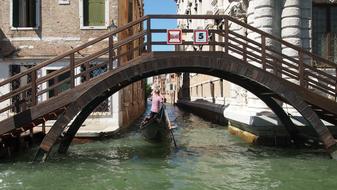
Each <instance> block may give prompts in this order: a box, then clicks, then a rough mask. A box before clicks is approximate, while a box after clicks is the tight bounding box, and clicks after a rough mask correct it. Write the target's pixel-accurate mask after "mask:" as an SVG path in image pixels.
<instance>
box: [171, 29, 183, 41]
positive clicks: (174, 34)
mask: <svg viewBox="0 0 337 190" xmlns="http://www.w3.org/2000/svg"><path fill="white" fill-rule="evenodd" d="M181 36H182V31H181V30H180V29H170V30H167V44H182V43H183V41H182V38H181Z"/></svg>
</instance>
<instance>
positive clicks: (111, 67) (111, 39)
mask: <svg viewBox="0 0 337 190" xmlns="http://www.w3.org/2000/svg"><path fill="white" fill-rule="evenodd" d="M113 44H114V39H113V35H111V36H109V66H108V67H109V70H110V71H111V70H112V69H113V61H114V56H115V55H114V53H115V51H114V49H113Z"/></svg>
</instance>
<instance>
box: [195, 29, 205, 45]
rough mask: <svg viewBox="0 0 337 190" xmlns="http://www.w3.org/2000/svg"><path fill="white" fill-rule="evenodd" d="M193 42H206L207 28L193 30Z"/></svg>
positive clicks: (198, 43)
mask: <svg viewBox="0 0 337 190" xmlns="http://www.w3.org/2000/svg"><path fill="white" fill-rule="evenodd" d="M193 34H194V38H193V39H194V40H193V44H197V45H200V44H208V30H194V31H193Z"/></svg>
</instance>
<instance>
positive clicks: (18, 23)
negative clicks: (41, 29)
mask: <svg viewBox="0 0 337 190" xmlns="http://www.w3.org/2000/svg"><path fill="white" fill-rule="evenodd" d="M12 1H13V12H12V14H13V15H12V16H13V27H16V28H18V27H36V26H37V23H36V20H37V19H36V15H37V14H36V11H37V9H36V8H37V7H36V3H37V2H36V1H37V0H12Z"/></svg>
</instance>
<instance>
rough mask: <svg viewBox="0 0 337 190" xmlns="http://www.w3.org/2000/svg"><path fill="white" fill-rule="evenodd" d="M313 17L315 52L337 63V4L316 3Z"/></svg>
mask: <svg viewBox="0 0 337 190" xmlns="http://www.w3.org/2000/svg"><path fill="white" fill-rule="evenodd" d="M312 19H313V21H312V24H313V28H312V37H313V39H312V48H313V52H314V53H315V54H318V55H320V56H322V57H324V58H327V59H329V60H330V61H334V62H336V63H337V6H334V5H331V4H314V6H313V12H312Z"/></svg>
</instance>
